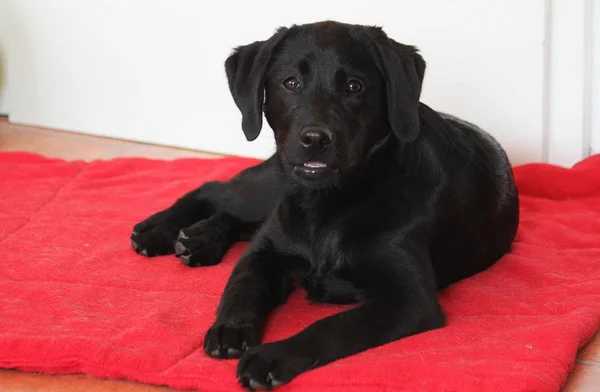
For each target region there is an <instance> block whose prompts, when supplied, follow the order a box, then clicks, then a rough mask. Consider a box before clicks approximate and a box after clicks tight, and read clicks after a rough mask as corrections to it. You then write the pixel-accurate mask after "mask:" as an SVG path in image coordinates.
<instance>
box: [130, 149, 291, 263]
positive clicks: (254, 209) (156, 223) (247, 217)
mask: <svg viewBox="0 0 600 392" xmlns="http://www.w3.org/2000/svg"><path fill="white" fill-rule="evenodd" d="M276 159H277V158H276V157H275V156H272V157H271V158H269V159H268V160H266V161H264V162H262V163H260V164H258V165H256V166H253V167H250V168H248V169H246V170H244V171H242V172H240V173H239V174H238V175H236V176H235V177H233V178H232V179H231V180H229V181H211V182H207V183H205V184H203V185H201V186H200V187H199V188H197V189H195V190H193V191H191V192H189V193H187V194H185V195H183V196H182V197H181V198H179V199H178V200H176V201H175V202H174V203H173V204H172V205H171V206H170V207H169V208H167V209H165V210H163V211H160V212H157V213H155V214H153V215H151V216H150V217H148V218H147V219H145V220H144V221H142V222H140V223H138V224H136V225H135V226H134V228H133V233H132V234H131V245H132V247H133V249H134V250H135V251H136V252H138V253H140V254H142V255H144V256H148V257H152V256H158V255H167V254H172V253H175V254H176V255H177V256H178V257H179V258H180V259H181V261H182V262H183V263H184V264H186V265H189V266H201V265H215V264H218V263H219V262H220V261H221V258H222V257H223V255H224V254H225V252H227V250H228V249H229V248H230V247H231V245H233V244H234V243H235V242H236V241H240V240H250V239H251V238H252V236H253V234H254V232H255V231H256V230H257V229H258V227H259V226H260V224H261V223H262V222H263V221H264V220H265V218H267V216H268V215H269V214H270V213H271V211H272V210H273V209H274V208H275V206H276V204H277V201H278V200H279V199H280V197H281V195H282V194H283V184H282V183H281V182H280V180H279V178H278V174H277V162H276V161H275V160H276Z"/></svg>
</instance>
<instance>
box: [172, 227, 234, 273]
mask: <svg viewBox="0 0 600 392" xmlns="http://www.w3.org/2000/svg"><path fill="white" fill-rule="evenodd" d="M225 245H226V244H223V243H221V242H220V240H219V239H214V238H211V237H210V236H209V235H203V234H201V235H199V236H196V237H189V238H183V236H179V238H178V239H177V241H175V243H174V244H173V247H174V249H175V254H176V255H177V257H179V260H180V261H181V262H182V263H183V264H185V265H187V266H189V267H207V266H211V265H217V264H219V263H220V262H221V259H222V258H223V256H224V253H225V251H226V249H227V247H226V246H225Z"/></svg>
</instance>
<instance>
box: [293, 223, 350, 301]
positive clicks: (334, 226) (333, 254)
mask: <svg viewBox="0 0 600 392" xmlns="http://www.w3.org/2000/svg"><path fill="white" fill-rule="evenodd" d="M320 218H325V216H324V215H322V216H321V217H315V216H311V215H308V216H306V215H304V216H302V215H301V214H294V215H290V216H289V219H288V220H287V221H286V222H285V232H286V237H287V239H288V241H287V242H288V246H289V250H291V251H292V253H293V254H295V255H297V256H300V257H301V258H302V259H304V260H305V261H306V264H305V268H303V269H302V270H301V271H300V272H299V280H300V283H301V284H302V286H303V287H304V288H305V289H306V291H307V294H308V298H309V299H310V300H312V301H317V302H328V303H340V304H345V303H352V302H356V301H358V300H359V299H360V298H361V292H360V290H359V289H358V288H357V287H356V286H355V284H354V282H352V281H351V280H350V279H348V275H349V274H348V273H347V272H348V271H349V269H350V268H351V260H350V258H351V254H352V252H351V244H349V243H348V238H347V236H346V232H345V230H344V229H343V226H344V216H331V215H329V216H326V218H328V219H320Z"/></svg>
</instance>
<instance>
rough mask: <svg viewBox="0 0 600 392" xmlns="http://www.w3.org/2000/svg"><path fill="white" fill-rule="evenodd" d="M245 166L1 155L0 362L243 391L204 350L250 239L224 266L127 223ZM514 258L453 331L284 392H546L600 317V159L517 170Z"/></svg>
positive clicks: (481, 284) (296, 298)
mask: <svg viewBox="0 0 600 392" xmlns="http://www.w3.org/2000/svg"><path fill="white" fill-rule="evenodd" d="M256 162H257V161H256V160H252V159H241V158H228V159H223V160H200V159H180V160H177V161H172V162H169V161H160V160H147V159H116V160H112V161H96V162H93V163H84V162H70V163H69V162H64V161H61V160H56V159H46V158H42V157H39V156H35V155H31V154H24V153H3V154H0V251H1V254H0V260H1V261H0V266H1V268H0V367H3V368H17V369H22V370H26V371H43V372H53V373H74V372H84V373H89V374H92V375H95V376H99V377H106V378H127V379H131V380H138V381H142V382H146V383H153V384H166V385H170V386H173V387H177V388H182V389H198V390H203V391H232V390H236V389H238V388H239V387H238V385H237V383H236V377H235V366H236V363H237V361H218V360H214V359H211V358H209V357H207V356H206V355H205V354H204V352H203V350H202V342H203V337H204V333H205V331H206V329H207V328H208V327H209V326H210V325H211V324H212V322H213V320H214V312H215V309H216V306H217V303H218V300H219V296H220V294H221V291H222V290H223V287H224V284H225V282H226V279H227V277H228V276H229V273H230V271H231V268H232V266H233V264H234V263H235V261H236V260H237V259H238V257H239V256H240V253H241V252H242V250H243V249H244V248H245V246H246V245H247V244H245V243H239V244H237V245H236V246H235V247H234V248H233V249H232V250H231V251H230V252H229V254H228V255H227V257H226V259H225V260H224V261H223V263H221V264H220V265H218V266H214V267H206V268H197V269H190V268H187V267H185V266H183V265H182V264H181V263H179V262H178V261H177V259H176V258H175V257H173V256H165V257H158V258H154V259H147V258H144V257H142V256H139V255H137V254H135V253H134V252H133V250H132V249H131V248H130V242H129V234H130V231H131V228H132V226H133V225H134V224H135V223H136V222H138V221H139V220H141V219H143V218H145V217H147V216H148V215H149V214H151V213H153V212H155V211H157V210H159V209H162V208H165V207H167V206H168V205H169V204H170V203H171V202H172V201H173V200H174V199H175V198H177V197H179V196H180V195H181V194H182V193H183V192H185V191H187V190H190V189H192V188H195V187H197V186H198V185H200V184H201V183H202V182H205V181H208V180H213V179H227V178H229V177H230V176H232V175H233V174H234V173H236V172H238V171H239V170H241V169H243V168H245V167H247V166H250V165H252V164H255V163H256ZM515 170H516V178H517V181H518V186H519V188H520V193H521V202H522V220H521V226H520V230H519V232H518V235H517V240H516V242H515V245H514V249H513V251H512V252H511V253H510V254H509V255H507V256H506V257H504V258H503V259H502V260H501V261H500V262H499V263H498V264H497V265H496V266H494V267H493V268H491V269H490V270H488V271H486V272H484V273H481V274H479V275H478V276H475V277H473V278H471V279H468V280H465V281H463V282H461V283H459V284H456V285H454V286H452V287H450V288H448V289H447V290H446V291H444V292H443V293H441V295H440V300H441V303H442V306H443V308H444V309H445V311H446V312H447V313H448V315H449V318H448V319H449V324H448V326H447V327H446V328H443V329H441V330H437V331H433V332H428V333H424V334H421V335H419V336H414V337H411V338H408V339H404V340H402V341H399V342H396V343H392V344H389V345H386V346H383V347H380V348H377V349H373V350H370V351H368V352H365V353H362V354H359V355H356V356H353V357H350V358H346V359H343V360H340V361H337V362H334V363H333V364H331V365H329V366H325V367H322V368H319V369H316V370H313V371H311V372H308V373H306V374H304V375H301V376H299V377H298V378H296V379H295V380H294V381H293V382H292V383H291V384H289V385H287V386H286V387H284V388H282V390H310V391H317V390H323V391H329V390H334V389H337V390H340V391H350V390H359V391H371V390H395V391H396V390H407V391H430V390H431V391H438V390H439V391H448V390H460V391H471V390H473V391H482V390H489V391H524V390H534V391H551V390H557V389H558V388H559V387H560V385H561V383H563V381H564V380H565V378H566V376H567V374H568V372H569V370H570V367H571V366H572V364H573V362H574V359H575V356H576V352H577V349H578V348H579V347H581V346H582V345H583V344H584V343H585V342H586V341H587V340H588V339H589V338H591V336H592V335H593V333H594V331H595V330H596V329H597V328H598V326H599V324H600V156H595V157H592V158H588V159H587V160H585V161H583V162H581V163H579V164H578V165H576V166H575V167H574V168H572V169H565V168H560V167H555V166H550V165H543V164H532V165H525V166H519V167H517V168H516V169H515ZM341 309H342V307H341V306H327V305H309V304H308V303H307V302H306V301H305V299H304V293H303V292H301V291H298V292H295V293H294V294H293V295H292V297H291V299H290V302H289V303H288V304H286V305H284V306H282V307H281V308H280V309H278V310H277V311H276V312H275V314H274V315H273V317H272V318H271V319H270V322H269V324H268V328H267V331H266V340H267V341H272V340H276V339H281V338H284V337H286V336H289V335H290V334H293V333H295V332H297V331H299V330H300V329H302V328H303V327H305V326H307V325H308V324H309V323H311V322H313V321H316V320H317V319H319V318H322V317H324V316H326V315H329V314H332V313H334V312H338V311H340V310H341Z"/></svg>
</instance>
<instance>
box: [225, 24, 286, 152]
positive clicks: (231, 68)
mask: <svg viewBox="0 0 600 392" xmlns="http://www.w3.org/2000/svg"><path fill="white" fill-rule="evenodd" d="M287 30H288V29H287V28H279V29H278V30H277V31H276V33H275V34H274V35H273V36H272V37H271V38H269V39H268V40H266V41H256V42H253V43H251V44H248V45H244V46H239V47H237V48H236V49H235V50H234V52H233V53H232V54H231V55H230V56H229V57H228V58H227V60H226V61H225V72H226V74H227V81H228V83H229V90H230V91H231V95H232V96H233V100H234V102H235V104H236V105H237V107H238V109H239V110H240V112H242V130H243V131H244V134H245V135H246V139H247V140H248V141H252V140H254V139H256V138H257V137H258V135H259V134H260V131H261V129H262V122H263V119H262V105H263V100H264V88H265V76H266V73H267V69H268V66H269V63H270V60H271V55H272V53H273V50H274V48H275V47H276V46H277V44H278V43H279V42H280V41H281V39H282V38H283V36H284V34H285V32H286V31H287Z"/></svg>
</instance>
